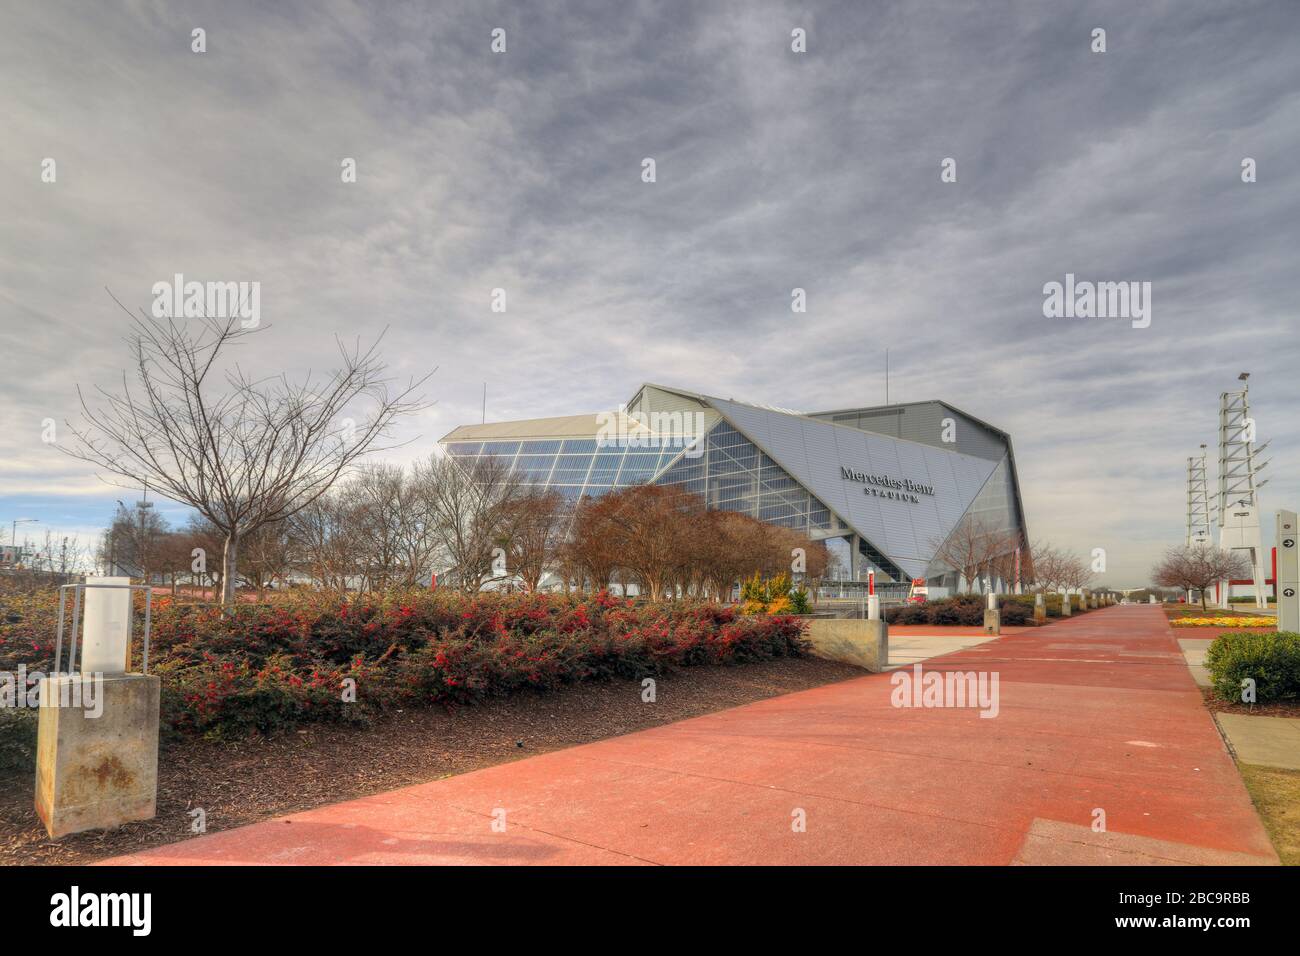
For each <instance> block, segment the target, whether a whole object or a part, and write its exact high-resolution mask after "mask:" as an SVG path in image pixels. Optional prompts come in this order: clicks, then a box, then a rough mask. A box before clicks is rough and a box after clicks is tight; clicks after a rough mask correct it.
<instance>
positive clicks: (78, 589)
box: [52, 584, 153, 674]
mask: <svg viewBox="0 0 1300 956" xmlns="http://www.w3.org/2000/svg"><path fill="white" fill-rule="evenodd" d="M86 588H107V589H109V590H115V591H120V590H123V589H125V590H127V591H143V592H144V654H143V657H142V658H141V673H144V674H147V673H149V630H150V626H151V625H152V618H153V587H152V586H150V585H145V584H64V585H62V586H61V587H60V588H59V625H58V636H57V637H56V638H55V641H54V668H53V671H52V673H55V674H61V673H67V674H71V673H72V672H73V671H72V667H73V663H74V662H75V661H76V659H77V631H78V629H79V628H80V627H81V595H82V592H83V591H85V590H86ZM67 590H71V591H73V602H72V641H71V642H70V644H69V646H68V669H67V671H60V670H59V664H60V663H61V662H62V660H63V616H64V607H65V605H66V603H67V602H66V599H65V597H64V594H63V592H64V591H67ZM126 645H127V647H128V648H129V647H130V646H131V629H130V626H129V625H128V627H127V638H126ZM83 650H84V648H83Z"/></svg>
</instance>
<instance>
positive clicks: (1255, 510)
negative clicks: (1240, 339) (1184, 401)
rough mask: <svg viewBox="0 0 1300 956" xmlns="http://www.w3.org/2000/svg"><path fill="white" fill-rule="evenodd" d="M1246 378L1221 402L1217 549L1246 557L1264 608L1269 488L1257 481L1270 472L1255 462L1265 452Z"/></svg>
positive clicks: (1222, 597) (1224, 586) (1224, 587)
mask: <svg viewBox="0 0 1300 956" xmlns="http://www.w3.org/2000/svg"><path fill="white" fill-rule="evenodd" d="M1249 379H1250V373H1249V372H1242V373H1241V374H1240V375H1238V376H1237V380H1238V381H1239V382H1241V390H1240V391H1237V392H1223V393H1222V394H1221V395H1220V396H1219V509H1218V511H1219V547H1221V548H1223V549H1224V550H1231V551H1247V552H1249V553H1250V564H1251V577H1252V578H1253V579H1254V585H1255V604H1256V606H1257V607H1260V608H1263V607H1267V606H1268V599H1267V598H1266V597H1265V595H1264V546H1263V541H1262V538H1261V536H1260V527H1259V489H1260V488H1262V487H1264V485H1266V484H1267V483H1268V479H1264V480H1263V481H1260V480H1258V478H1257V477H1256V476H1257V475H1258V474H1259V472H1261V471H1263V470H1264V468H1266V467H1267V466H1268V462H1267V461H1265V462H1262V463H1258V462H1257V461H1256V458H1257V456H1258V455H1260V454H1261V453H1262V452H1263V451H1264V449H1266V448H1267V447H1268V442H1263V443H1262V444H1258V443H1257V442H1256V434H1255V419H1254V418H1253V417H1252V416H1251V414H1250V385H1249V384H1248V380H1249ZM1220 589H1221V590H1220V592H1219V604H1220V606H1221V607H1224V608H1226V607H1227V606H1228V601H1229V597H1230V595H1229V591H1230V590H1231V585H1230V584H1229V582H1227V581H1224V582H1222V583H1221V584H1220Z"/></svg>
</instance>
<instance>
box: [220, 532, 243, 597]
mask: <svg viewBox="0 0 1300 956" xmlns="http://www.w3.org/2000/svg"><path fill="white" fill-rule="evenodd" d="M238 561H239V532H238V531H232V532H230V533H229V534H227V535H226V550H225V553H224V554H222V556H221V603H222V604H224V605H231V604H234V603H235V577H236V572H235V565H236V564H237V563H238Z"/></svg>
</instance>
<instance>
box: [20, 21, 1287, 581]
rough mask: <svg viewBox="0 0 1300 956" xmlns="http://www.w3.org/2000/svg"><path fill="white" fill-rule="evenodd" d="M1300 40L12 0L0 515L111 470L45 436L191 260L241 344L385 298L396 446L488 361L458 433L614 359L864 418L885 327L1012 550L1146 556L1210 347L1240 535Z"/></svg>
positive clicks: (251, 351)
mask: <svg viewBox="0 0 1300 956" xmlns="http://www.w3.org/2000/svg"><path fill="white" fill-rule="evenodd" d="M195 28H202V29H203V30H205V31H206V46H207V51H206V52H205V53H195V52H192V50H191V46H192V42H193V41H192V31H193V30H194V29H195ZM494 28H501V29H504V30H505V36H506V52H505V53H493V52H492V50H491V46H490V45H491V42H492V31H493V29H494ZM795 28H801V29H803V30H805V31H806V34H807V52H806V53H802V54H799V53H795V52H792V50H791V31H792V30H794V29H795ZM1095 28H1103V29H1105V31H1106V52H1104V53H1094V52H1092V50H1091V46H1092V44H1093V40H1092V31H1093V30H1094V29H1095ZM1298 35H1300V3H1296V2H1293V0H1278V2H1250V0H1235V2H1232V3H1227V2H1196V0H1178V2H1168V3H1162V2H1143V3H1133V2H1132V0H1118V2H1114V3H1088V4H1068V5H1067V4H1059V3H1041V2H1024V3H979V4H971V3H968V2H951V3H943V2H923V0H905V2H903V0H900V2H870V3H868V2H852V3H815V2H810V3H779V2H767V3H763V2H743V3H742V2H735V3H731V2H719V0H695V2H678V3H650V2H640V3H616V2H610V0H593V2H589V3H547V2H537V0H529V2H527V3H517V4H510V5H506V4H495V3H489V2H482V0H478V2H465V3H439V2H429V3H418V4H395V3H393V4H390V3H384V4H362V3H338V2H336V3H322V2H313V3H285V2H279V3H276V4H274V5H270V4H263V5H254V4H242V3H232V2H227V0H222V2H212V3H162V2H158V3H146V2H136V3H113V2H105V3H68V4H63V3H55V2H48V0H42V2H9V3H6V4H5V5H4V7H3V10H2V11H0V104H2V106H3V108H0V129H2V130H3V133H2V134H0V211H2V212H3V215H2V216H0V389H2V390H3V392H2V395H3V403H2V404H0V524H3V525H4V532H3V533H4V540H5V541H6V542H7V541H8V540H9V539H8V535H9V531H10V527H9V523H10V521H12V520H13V519H14V518H17V517H34V518H39V519H40V521H41V523H40V524H35V525H26V526H20V537H21V536H22V533H23V532H25V533H27V534H28V535H31V536H34V537H40V536H41V535H42V534H43V531H44V529H46V528H52V529H55V530H57V531H60V532H80V533H81V534H83V535H86V536H88V535H89V534H90V533H91V531H92V529H94V528H98V527H102V526H103V525H104V524H105V523H106V522H107V520H108V519H109V517H110V514H111V510H112V508H113V502H114V500H115V499H117V498H127V497H131V496H134V495H136V494H138V492H130V491H125V490H122V489H114V488H111V487H109V486H108V485H105V484H104V483H103V482H101V481H100V480H98V479H97V478H96V477H95V475H94V472H93V470H92V469H91V468H89V466H85V465H83V464H81V463H79V462H77V461H75V460H73V459H70V458H67V457H65V456H63V455H61V454H60V453H59V452H58V451H57V450H55V449H54V448H52V447H50V446H48V445H45V444H43V443H42V441H41V431H42V422H43V420H44V419H46V418H53V419H55V420H56V421H57V422H58V423H59V427H60V428H62V427H63V422H64V420H65V419H67V418H69V417H71V416H73V415H74V413H75V411H76V407H75V406H76V392H75V386H76V385H77V384H78V383H80V384H82V385H83V386H91V385H95V384H101V385H111V384H112V383H113V381H114V380H115V379H119V380H120V377H121V375H122V370H123V366H124V358H125V356H126V351H125V347H124V345H123V343H122V341H121V336H122V334H123V331H124V330H123V324H124V317H123V316H122V313H121V312H120V311H119V310H118V309H117V308H116V306H114V305H113V303H112V301H111V299H110V298H109V296H108V293H107V292H106V291H105V288H106V287H107V288H109V289H111V290H112V292H113V294H114V295H116V296H117V297H118V298H120V299H121V300H122V301H123V302H124V303H126V304H128V305H130V306H132V307H143V308H146V309H147V308H148V307H149V306H150V304H151V301H152V293H151V287H152V286H153V284H154V283H155V282H158V281H160V280H166V279H169V278H170V277H171V276H172V275H174V274H175V273H182V274H184V275H185V276H186V278H187V279H197V280H200V281H207V280H233V281H239V280H242V281H257V282H260V283H261V320H262V324H263V326H265V328H263V330H261V331H259V332H258V333H257V334H256V335H254V336H253V337H252V338H250V339H248V340H247V344H246V346H245V347H244V348H243V350H242V353H241V361H243V362H244V363H245V364H246V365H248V366H249V367H250V368H253V369H255V370H259V371H266V370H276V369H285V370H288V371H291V372H301V371H304V370H306V369H308V368H317V369H320V368H327V367H329V366H330V364H331V355H332V352H333V349H334V336H335V335H342V336H347V337H355V336H358V335H360V336H361V337H362V338H363V339H364V338H370V337H373V336H374V335H376V334H378V333H379V332H380V331H381V330H382V329H383V328H384V327H385V326H388V327H389V332H388V336H387V338H386V340H385V344H384V352H385V355H386V357H387V358H388V360H389V361H390V363H391V364H392V365H393V367H394V369H395V371H397V372H399V373H401V374H403V375H405V374H419V373H423V372H425V371H427V370H430V369H432V368H434V367H435V366H436V367H437V368H438V371H437V373H436V375H435V376H434V377H433V378H432V379H431V381H430V383H429V385H428V387H427V392H428V394H429V397H430V398H431V399H434V400H436V401H437V404H436V405H435V406H434V407H433V408H432V409H430V410H429V411H428V412H427V413H425V414H424V415H422V416H420V417H419V418H417V419H412V420H410V421H408V422H407V423H406V424H405V425H404V426H403V427H402V429H401V434H400V438H402V439H414V441H412V442H411V443H410V444H409V445H407V446H406V447H405V448H403V449H402V450H401V451H400V452H394V453H392V454H391V455H389V457H392V458H394V459H400V460H408V459H410V458H412V457H416V456H423V455H427V454H428V453H429V452H430V451H431V450H432V448H433V445H434V443H435V442H436V440H437V439H438V438H439V437H441V436H442V435H443V434H445V433H446V432H447V431H449V430H450V429H451V428H452V427H454V426H455V425H458V424H463V423H466V422H476V421H478V420H479V418H480V415H481V409H480V403H481V401H482V388H483V383H484V382H487V387H488V394H487V413H488V418H489V420H492V419H511V418H527V417H538V416H546V415H560V414H574V413H579V412H593V411H598V410H602V409H608V408H612V407H614V406H616V405H617V404H618V403H619V402H622V401H626V400H627V399H628V398H629V397H630V396H631V395H632V393H633V392H634V391H635V389H636V387H637V385H638V384H639V383H640V382H642V381H654V382H660V383H664V384H669V385H679V386H682V387H685V388H690V389H694V390H698V391H701V392H705V393H709V394H715V395H720V396H723V397H735V398H737V399H741V400H749V401H755V402H760V403H766V404H772V405H778V406H783V407H788V408H795V409H801V410H820V409H825V408H841V407H846V406H854V405H870V404H877V403H880V402H882V401H883V398H884V375H883V370H884V358H883V355H884V349H885V348H886V347H888V348H889V349H890V360H891V366H892V369H893V376H892V382H891V398H893V399H895V400H898V399H900V398H901V399H903V400H921V399H929V398H941V399H944V400H946V401H948V402H950V403H952V404H954V405H956V406H958V407H960V408H962V409H965V410H967V411H969V412H970V413H972V414H974V415H976V416H978V417H980V418H983V419H985V420H986V421H989V422H991V423H993V424H995V425H997V426H999V427H1001V428H1004V429H1006V430H1007V431H1008V432H1010V433H1011V435H1012V437H1013V440H1014V442H1015V448H1016V460H1017V464H1018V466H1019V469H1020V478H1021V482H1022V486H1023V491H1024V498H1025V506H1026V509H1027V511H1028V515H1027V518H1028V523H1029V530H1030V534H1031V536H1032V537H1033V538H1035V539H1050V540H1051V541H1053V542H1056V543H1058V544H1061V545H1067V546H1069V547H1072V548H1074V549H1077V550H1079V551H1081V552H1088V551H1090V550H1091V549H1092V548H1094V547H1104V548H1106V549H1107V554H1108V558H1109V564H1110V568H1109V571H1108V573H1107V574H1105V575H1102V576H1101V579H1102V580H1104V581H1106V582H1108V583H1113V584H1125V583H1141V582H1143V581H1145V580H1146V576H1147V571H1148V569H1149V568H1150V566H1151V564H1152V562H1153V560H1154V559H1155V558H1156V557H1157V556H1158V555H1159V553H1160V552H1161V550H1162V549H1163V548H1164V546H1165V545H1166V544H1169V543H1179V542H1181V540H1182V536H1183V521H1184V516H1183V511H1184V472H1185V466H1186V458H1187V456H1188V455H1189V454H1192V453H1195V452H1197V446H1198V445H1199V444H1200V443H1201V442H1208V443H1210V444H1211V452H1212V453H1213V451H1214V442H1215V440H1216V437H1215V430H1216V415H1217V402H1218V396H1219V393H1220V392H1221V391H1224V390H1226V389H1229V388H1233V387H1235V386H1236V384H1237V383H1236V376H1237V373H1238V372H1239V371H1241V370H1244V369H1248V370H1250V371H1251V373H1252V378H1251V386H1252V387H1251V397H1252V401H1253V406H1254V412H1255V417H1256V419H1257V421H1258V427H1259V432H1260V436H1261V438H1269V437H1271V438H1272V439H1273V446H1272V449H1271V453H1272V458H1273V462H1272V464H1271V465H1270V466H1269V468H1268V470H1267V471H1266V472H1265V474H1266V475H1271V477H1272V481H1271V483H1270V484H1269V485H1268V486H1267V487H1266V488H1265V489H1264V492H1263V495H1262V499H1263V504H1264V508H1265V512H1266V514H1265V525H1266V526H1267V528H1268V529H1271V527H1272V510H1273V509H1274V508H1277V507H1281V506H1290V507H1292V508H1294V507H1296V506H1297V505H1300V480H1298V479H1297V477H1296V473H1297V467H1298V466H1300V451H1297V440H1298V439H1300V425H1298V424H1297V418H1296V415H1295V409H1296V408H1297V407H1298V406H1300V374H1297V364H1298V362H1297V360H1298V359H1300V349H1298V348H1297V333H1298V332H1300V322H1298V321H1297V317H1296V316H1297V304H1296V294H1295V285H1296V278H1297V268H1296V263H1297V248H1298V247H1300V243H1298V242H1297V231H1298V229H1300V227H1298V226H1297V223H1300V178H1298V175H1297V167H1296V162H1297V157H1300V56H1297V55H1296V49H1297V46H1296V44H1297V36H1298ZM349 157H350V158H354V159H355V160H356V164H357V181H356V182H355V183H344V182H342V181H341V179H342V177H341V175H340V164H341V162H342V161H343V160H344V159H345V158H349ZM647 157H650V158H653V159H654V160H655V163H656V174H657V181H656V182H654V183H645V182H643V181H642V160H643V159H644V158H647ZM948 157H951V158H953V159H955V160H956V172H957V181H956V182H955V183H945V182H942V181H941V178H940V173H941V163H942V161H943V160H944V159H945V158H948ZM1246 157H1250V158H1252V159H1254V160H1255V162H1256V164H1257V178H1258V181H1257V182H1255V183H1249V184H1248V183H1243V182H1242V160H1243V159H1244V158H1246ZM47 158H53V159H54V160H55V162H56V167H55V169H56V174H57V179H56V181H55V182H53V183H47V182H43V181H42V163H43V161H44V160H45V159H47ZM1066 273H1074V274H1075V275H1076V276H1077V277H1078V278H1079V279H1080V280H1084V279H1087V280H1093V281H1120V280H1135V281H1140V282H1150V283H1151V284H1152V313H1151V323H1150V326H1149V327H1148V328H1134V327H1133V325H1132V323H1131V322H1129V321H1127V320H1124V319H1098V318H1091V319H1080V318H1072V319H1066V318H1045V317H1044V315H1043V299H1044V295H1043V286H1044V284H1045V283H1048V282H1052V281H1064V278H1065V275H1066ZM795 287H800V288H803V289H805V290H806V292H807V300H808V309H807V312H806V314H794V313H792V311H791V308H790V301H791V299H790V296H791V289H793V288H795ZM494 288H503V289H505V290H506V295H507V299H506V301H507V311H506V312H505V313H504V314H496V313H493V312H492V311H491V310H490V302H491V295H492V290H493V289H494ZM59 437H60V438H62V437H65V436H64V435H63V434H62V433H60V436H59ZM1212 457H1213V454H1212ZM166 510H167V511H168V512H169V513H170V514H171V516H172V517H173V518H180V517H182V516H183V513H184V512H183V509H180V508H174V507H169V508H167V509H166ZM1266 534H1267V537H1268V539H1269V540H1270V541H1271V532H1266Z"/></svg>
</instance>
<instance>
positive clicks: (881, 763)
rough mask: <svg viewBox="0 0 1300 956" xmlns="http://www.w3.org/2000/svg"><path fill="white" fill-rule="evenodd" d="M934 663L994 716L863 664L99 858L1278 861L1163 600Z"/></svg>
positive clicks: (1022, 634) (1023, 634)
mask: <svg viewBox="0 0 1300 956" xmlns="http://www.w3.org/2000/svg"><path fill="white" fill-rule="evenodd" d="M923 667H924V668H925V669H926V670H930V669H936V670H945V671H950V670H958V671H978V672H987V673H990V674H991V673H996V674H997V675H998V679H999V708H998V713H997V716H996V717H993V718H982V717H980V715H979V711H978V710H976V709H971V708H957V707H947V708H917V707H897V706H894V705H893V704H892V703H891V692H892V691H893V690H894V686H893V684H892V680H893V679H894V676H895V675H893V674H889V673H884V674H871V675H867V676H864V677H861V678H856V679H852V680H848V681H845V682H843V683H839V684H831V685H827V686H824V687H819V688H815V689H812V690H808V691H802V692H799V693H794V694H788V695H785V696H782V697H776V698H772V699H770V700H765V701H760V702H757V703H754V704H748V705H746V706H743V707H737V708H733V709H730V710H725V711H721V712H718V713H715V714H710V715H707V716H704V717H697V718H693V719H691V720H684V721H681V722H679V723H674V724H668V725H665V726H663V727H657V728H654V729H651V730H645V731H640V732H638V733H634V734H629V735H627V736H623V737H616V738H611V739H609V740H603V741H599V742H597V743H592V744H586V745H583V746H579V747H573V748H570V749H567V750H561V751H556V752H553V753H549V754H543V755H540V756H536V757H530V758H526V759H523V760H519V761H516V762H513V763H508V764H502V765H499V766H495V767H489V768H486V769H484V770H479V771H475V772H473V773H467V774H463V775H460V776H456V777H449V778H446V779H443V780H438V781H435V782H432V783H427V784H420V785H418V786H413V787H407V788H404V789H401V790H395V791H390V792H387V793H382V794H377V795H375V796H372V797H366V798H363V799H360V800H351V801H348V802H346V803H339V804H334V805H331V806H325V807H320V808H318V809H315V810H310V811H307V812H304V813H295V814H292V815H290V816H287V817H281V818H278V819H275V820H269V821H265V822H263V823H258V824H254V825H251V826H246V827H241V828H239V829H234V830H228V831H224V832H220V833H214V834H210V835H207V836H203V837H198V838H196V839H193V840H188V841H184V842H181V843H176V844H171V845H169V846H165V847H160V848H157V849H154V850H150V851H146V852H143V853H139V854H135V855H133V856H129V857H122V858H118V859H114V860H108V861H105V862H106V863H109V864H169V863H171V864H1066V863H1082V864H1110V863H1123V864H1130V863H1137V864H1178V863H1202V864H1224V863H1228V864H1233V863H1241V864H1275V863H1276V862H1277V857H1276V855H1275V853H1274V852H1273V849H1272V847H1271V846H1270V844H1269V841H1268V838H1267V836H1266V835H1265V832H1264V829H1263V827H1262V826H1261V824H1260V821H1259V818H1258V817H1257V816H1256V814H1255V811H1254V808H1253V807H1252V805H1251V802H1250V799H1249V797H1248V796H1247V793H1246V790H1245V788H1244V786H1243V785H1242V782H1241V779H1240V777H1239V776H1238V773H1237V770H1236V767H1235V766H1234V764H1233V761H1232V759H1231V757H1230V756H1229V754H1228V752H1227V750H1226V748H1225V746H1224V744H1223V742H1222V739H1221V738H1220V736H1219V734H1218V732H1217V730H1216V728H1215V725H1214V721H1213V719H1212V717H1211V715H1210V714H1209V713H1208V712H1207V711H1206V709H1205V707H1204V706H1203V704H1202V702H1201V695H1200V692H1199V690H1198V689H1197V687H1196V685H1195V683H1194V681H1193V679H1192V676H1191V674H1190V673H1189V672H1188V668H1187V666H1186V664H1185V662H1184V658H1183V654H1182V651H1181V649H1180V647H1179V645H1178V642H1177V640H1176V639H1175V636H1174V634H1173V632H1172V631H1171V630H1170V628H1169V627H1168V625H1167V624H1166V622H1165V617H1164V614H1163V612H1162V611H1161V609H1160V608H1159V607H1148V606H1127V607H1126V606H1117V607H1111V608H1105V609H1102V610H1098V611H1092V612H1090V613H1088V614H1084V615H1079V616H1076V617H1072V618H1070V619H1068V620H1064V621H1059V622H1057V623H1053V624H1050V625H1048V626H1046V627H1042V628H1032V629H1026V630H1024V631H1019V632H1017V633H1014V634H1009V635H1003V636H1002V637H999V638H996V639H993V640H989V641H982V642H980V643H976V644H973V645H971V646H966V647H958V648H957V649H955V650H954V651H953V652H952V653H948V654H946V655H943V656H940V657H935V658H932V659H931V660H929V661H927V662H926V663H925V664H924V665H923ZM905 673H907V671H898V672H895V674H898V675H902V674H905ZM671 692H672V685H671V682H670V681H669V682H664V684H663V685H662V687H661V689H660V693H661V694H670V693H671ZM647 706H652V705H649V704H648V705H647ZM358 759H359V760H364V759H365V755H364V754H358ZM1099 810H1100V811H1102V812H1104V815H1105V832H1096V831H1094V829H1093V822H1094V820H1095V819H1098V816H1097V814H1096V811H1099ZM801 820H802V821H804V823H805V827H804V829H803V830H802V832H800V829H799V827H798V826H797V824H798V823H799V821H801Z"/></svg>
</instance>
